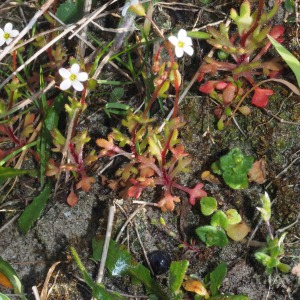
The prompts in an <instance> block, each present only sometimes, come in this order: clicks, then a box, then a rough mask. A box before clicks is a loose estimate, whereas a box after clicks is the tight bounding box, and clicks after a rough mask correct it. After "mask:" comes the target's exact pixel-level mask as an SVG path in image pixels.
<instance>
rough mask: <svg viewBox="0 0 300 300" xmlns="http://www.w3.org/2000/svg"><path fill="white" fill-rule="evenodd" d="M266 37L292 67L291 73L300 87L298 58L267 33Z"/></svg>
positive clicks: (299, 63)
mask: <svg viewBox="0 0 300 300" xmlns="http://www.w3.org/2000/svg"><path fill="white" fill-rule="evenodd" d="M268 38H269V40H270V42H271V43H272V45H273V46H274V48H275V49H276V51H277V52H278V53H279V55H280V56H281V57H282V58H283V60H284V61H285V62H286V63H287V64H288V66H289V67H290V68H291V69H292V71H293V73H294V74H295V76H296V78H297V83H298V87H300V62H299V60H298V59H297V58H296V57H295V56H294V55H293V54H292V53H291V52H290V51H289V50H287V49H286V48H284V47H283V46H282V45H281V44H280V43H278V42H277V41H276V40H275V39H274V38H272V37H271V36H270V35H268Z"/></svg>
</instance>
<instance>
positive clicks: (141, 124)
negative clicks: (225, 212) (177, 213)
mask: <svg viewBox="0 0 300 300" xmlns="http://www.w3.org/2000/svg"><path fill="white" fill-rule="evenodd" d="M153 123H154V119H149V118H145V117H143V116H141V115H137V114H135V115H134V114H132V113H129V114H128V116H127V118H126V119H125V120H123V122H122V124H123V125H124V126H125V127H127V129H128V131H129V133H130V135H129V136H128V135H125V134H123V133H122V132H121V131H119V130H117V129H114V130H113V132H112V133H111V134H110V135H109V137H108V139H107V140H105V139H98V140H97V144H98V146H100V147H102V148H103V149H102V150H101V152H100V156H109V157H111V156H114V155H122V156H124V157H126V158H127V159H129V162H128V163H127V164H125V165H124V166H123V167H122V168H121V169H119V170H118V171H117V172H116V175H118V176H119V177H120V179H119V180H118V182H119V185H120V186H124V185H125V186H126V190H127V196H129V197H135V198H139V197H140V195H141V193H142V191H143V190H144V189H145V188H147V187H152V188H153V187H155V186H158V185H160V186H163V193H164V195H163V197H162V199H161V200H160V201H159V202H158V206H159V207H161V209H162V210H163V211H167V210H173V209H174V207H175V204H174V202H179V201H180V198H179V197H177V196H174V195H173V189H174V188H176V189H180V190H182V191H184V192H186V193H188V194H189V196H190V203H191V204H192V205H194V204H195V201H196V199H197V198H201V197H204V196H206V192H205V191H204V190H202V187H203V184H201V183H198V184H197V185H196V186H195V187H194V188H193V189H189V188H187V187H184V186H182V185H180V184H179V183H177V176H178V174H179V173H180V172H187V171H188V168H187V167H188V165H189V164H190V163H191V161H192V160H191V158H188V157H187V156H188V154H187V153H186V152H185V151H184V146H183V145H182V144H180V141H179V139H178V129H179V128H181V127H182V126H183V123H182V122H180V119H179V118H175V119H173V120H171V121H170V122H168V123H167V124H166V126H165V129H164V131H163V132H159V130H158V128H156V127H154V126H153ZM130 136H131V138H130ZM115 143H118V144H119V146H117V145H115ZM125 145H128V146H130V149H131V152H127V151H125V150H123V149H122V147H124V146H125Z"/></svg>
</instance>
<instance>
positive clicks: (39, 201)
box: [18, 183, 51, 234]
mask: <svg viewBox="0 0 300 300" xmlns="http://www.w3.org/2000/svg"><path fill="white" fill-rule="evenodd" d="M50 194H51V185H50V184H49V183H48V184H47V185H45V188H44V189H43V190H42V191H41V193H40V194H39V195H38V196H37V197H35V198H34V199H33V200H32V202H31V203H30V204H29V205H28V206H27V207H26V208H25V210H24V212H23V213H22V215H21V216H20V218H19V220H18V226H19V228H20V230H21V232H22V233H23V234H26V233H27V232H28V231H29V229H30V228H31V226H32V225H33V223H34V222H35V221H36V220H37V219H38V218H39V217H40V216H41V214H42V212H43V210H44V208H45V206H46V203H47V201H48V199H49V196H50Z"/></svg>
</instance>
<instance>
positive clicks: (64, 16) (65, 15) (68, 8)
mask: <svg viewBox="0 0 300 300" xmlns="http://www.w3.org/2000/svg"><path fill="white" fill-rule="evenodd" d="M83 6H84V0H75V1H74V0H66V2H64V3H63V4H61V5H59V7H58V8H57V11H56V16H57V17H58V18H59V19H60V20H61V21H63V22H64V23H65V24H71V23H74V22H77V21H78V20H80V19H81V18H82V17H83Z"/></svg>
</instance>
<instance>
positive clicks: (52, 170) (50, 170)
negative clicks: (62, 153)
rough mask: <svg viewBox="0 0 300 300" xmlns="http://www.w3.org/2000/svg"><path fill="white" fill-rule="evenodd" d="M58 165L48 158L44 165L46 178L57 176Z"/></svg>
mask: <svg viewBox="0 0 300 300" xmlns="http://www.w3.org/2000/svg"><path fill="white" fill-rule="evenodd" d="M59 171H60V169H59V165H58V164H57V163H56V162H55V160H54V159H53V158H50V159H49V160H48V162H47V165H46V173H45V175H46V176H55V177H57V176H58V174H59Z"/></svg>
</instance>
